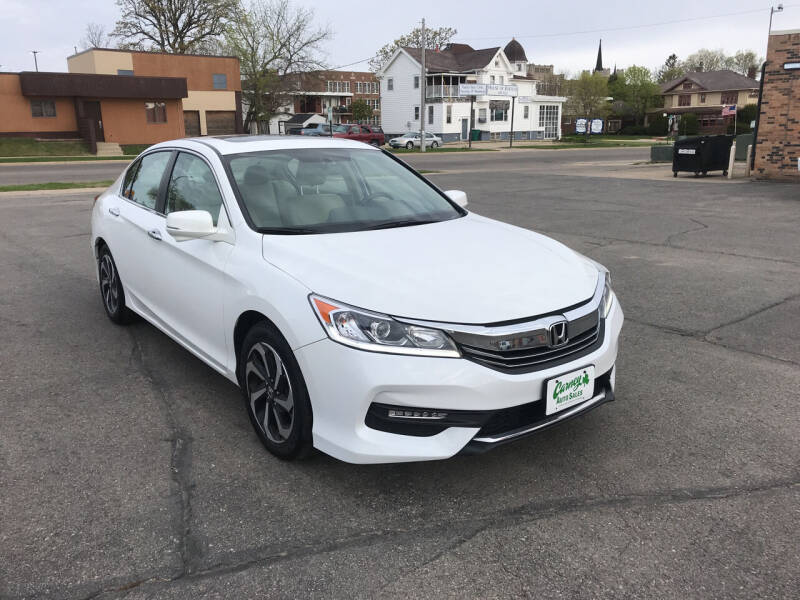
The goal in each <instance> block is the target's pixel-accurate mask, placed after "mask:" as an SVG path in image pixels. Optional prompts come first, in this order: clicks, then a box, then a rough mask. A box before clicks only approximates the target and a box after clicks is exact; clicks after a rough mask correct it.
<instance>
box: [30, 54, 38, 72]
mask: <svg viewBox="0 0 800 600" xmlns="http://www.w3.org/2000/svg"><path fill="white" fill-rule="evenodd" d="M39 52H40V51H39V50H31V54H33V64H34V65H36V72H37V73H38V72H39V61H38V60H36V55H37V54H39Z"/></svg>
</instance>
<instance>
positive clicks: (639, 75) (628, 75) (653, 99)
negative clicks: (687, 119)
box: [614, 65, 660, 125]
mask: <svg viewBox="0 0 800 600" xmlns="http://www.w3.org/2000/svg"><path fill="white" fill-rule="evenodd" d="M620 79H621V80H622V82H623V86H622V92H623V97H622V98H619V99H620V100H623V101H624V102H625V103H626V104H628V106H630V107H631V109H632V110H633V114H634V116H635V117H636V124H637V125H641V124H642V122H643V121H644V115H645V114H646V113H647V109H648V108H651V107H652V106H655V105H656V104H657V102H659V100H660V95H659V92H660V90H659V88H658V85H657V84H656V83H655V82H654V81H653V76H652V74H651V73H650V69H648V68H646V67H639V66H636V65H633V66H631V67H628V68H627V69H625V72H624V73H623V74H622V75H621V77H620ZM614 99H615V100H616V99H617V98H616V97H615V98H614Z"/></svg>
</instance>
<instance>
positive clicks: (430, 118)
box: [428, 104, 433, 125]
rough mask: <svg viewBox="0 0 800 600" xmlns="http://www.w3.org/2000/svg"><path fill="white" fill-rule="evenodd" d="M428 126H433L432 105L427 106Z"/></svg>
mask: <svg viewBox="0 0 800 600" xmlns="http://www.w3.org/2000/svg"><path fill="white" fill-rule="evenodd" d="M428 125H433V104H429V105H428Z"/></svg>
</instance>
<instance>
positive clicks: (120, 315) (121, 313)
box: [97, 245, 131, 325]
mask: <svg viewBox="0 0 800 600" xmlns="http://www.w3.org/2000/svg"><path fill="white" fill-rule="evenodd" d="M106 255H107V256H108V257H109V258H110V259H111V264H112V265H113V266H114V273H115V274H116V288H117V294H118V298H119V303H118V304H117V310H116V312H113V313H112V312H111V311H110V310H109V309H108V305H107V304H106V299H105V298H103V288H102V286H99V287H100V301H101V302H102V303H103V310H104V311H105V312H106V315H108V318H109V319H111V320H112V321H113V322H114V323H116V324H117V325H125V324H127V323H129V322H130V320H131V318H130V312H129V311H128V309H127V307H126V306H125V290H124V289H123V288H122V279H121V278H120V275H119V269H118V268H117V263H116V261H115V260H114V255H113V254H111V250H109V249H108V246H105V245H104V246H102V247H101V248H100V252H99V253H98V255H97V279H98V284H99V283H100V261H102V260H103V257H104V256H106Z"/></svg>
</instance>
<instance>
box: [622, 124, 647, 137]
mask: <svg viewBox="0 0 800 600" xmlns="http://www.w3.org/2000/svg"><path fill="white" fill-rule="evenodd" d="M620 133H621V134H622V135H648V133H649V131H648V128H647V127H645V126H644V125H626V126H625V127H623V128H622V129H621V130H620Z"/></svg>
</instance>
